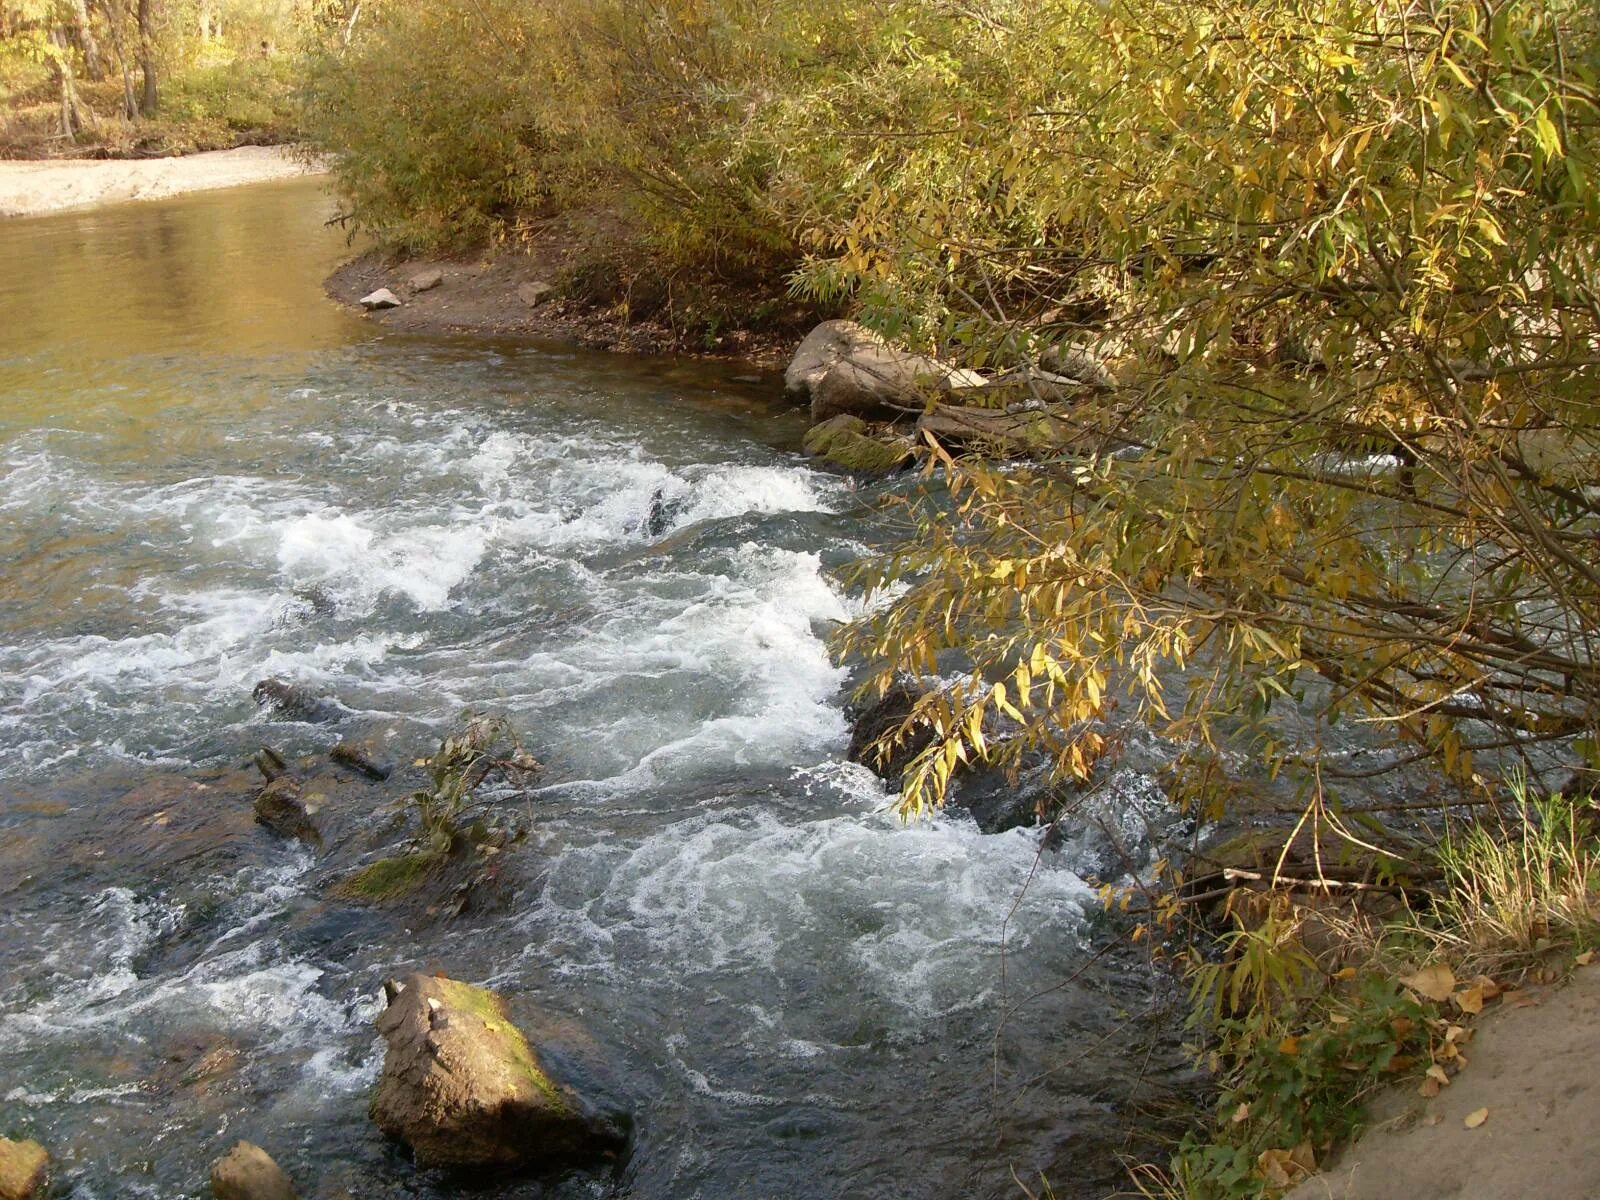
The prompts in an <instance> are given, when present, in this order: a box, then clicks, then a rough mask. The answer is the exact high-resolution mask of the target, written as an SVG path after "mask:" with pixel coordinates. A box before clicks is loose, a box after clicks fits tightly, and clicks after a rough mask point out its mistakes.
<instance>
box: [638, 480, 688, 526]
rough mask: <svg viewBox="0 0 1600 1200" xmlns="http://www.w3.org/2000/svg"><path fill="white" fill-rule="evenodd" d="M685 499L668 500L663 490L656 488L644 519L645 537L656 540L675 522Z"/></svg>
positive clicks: (682, 497)
mask: <svg viewBox="0 0 1600 1200" xmlns="http://www.w3.org/2000/svg"><path fill="white" fill-rule="evenodd" d="M687 499H688V498H687V497H684V496H679V497H676V498H671V499H669V498H668V496H667V493H666V489H665V488H657V489H656V490H655V492H654V493H653V494H652V495H651V497H650V511H649V513H648V514H646V516H645V519H644V531H645V534H646V536H648V537H653V538H658V537H660V536H661V535H662V534H664V533H666V532H667V530H669V529H671V528H672V526H673V525H674V524H675V523H676V522H677V520H678V516H679V514H681V513H682V512H683V509H684V505H685V504H686V503H687Z"/></svg>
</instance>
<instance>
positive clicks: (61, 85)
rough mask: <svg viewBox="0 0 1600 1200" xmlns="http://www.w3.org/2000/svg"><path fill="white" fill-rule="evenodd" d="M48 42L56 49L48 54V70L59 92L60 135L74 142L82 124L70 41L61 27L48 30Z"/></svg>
mask: <svg viewBox="0 0 1600 1200" xmlns="http://www.w3.org/2000/svg"><path fill="white" fill-rule="evenodd" d="M50 42H51V44H52V45H53V46H54V47H55V48H56V51H57V52H56V53H55V54H52V55H51V56H50V71H51V73H52V74H54V75H55V77H56V87H57V89H58V90H59V91H60V93H61V136H62V137H64V138H66V139H67V141H69V142H75V141H77V140H78V134H80V133H82V132H83V127H84V125H83V111H82V110H81V109H80V108H79V107H78V89H77V87H76V85H75V84H74V83H73V80H72V59H71V57H70V51H69V50H68V48H67V47H68V46H69V45H71V42H70V40H69V39H68V37H67V34H66V31H65V30H62V29H52V30H51V31H50Z"/></svg>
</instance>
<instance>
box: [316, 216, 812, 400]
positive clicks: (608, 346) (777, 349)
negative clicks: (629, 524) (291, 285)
mask: <svg viewBox="0 0 1600 1200" xmlns="http://www.w3.org/2000/svg"><path fill="white" fill-rule="evenodd" d="M583 253H584V247H583V246H582V245H581V244H579V243H576V242H574V241H572V240H569V239H567V238H565V237H563V236H559V235H557V236H550V237H547V238H541V239H539V240H538V241H536V242H534V243H532V244H530V245H528V246H527V247H525V248H520V249H519V248H500V249H495V250H492V251H487V252H484V253H482V254H478V255H460V256H456V257H450V258H434V259H420V258H419V259H398V258H394V257H391V256H389V255H386V254H384V253H383V252H381V251H371V252H369V253H367V254H363V255H362V256H361V257H359V258H356V259H354V260H352V261H351V262H348V263H346V264H345V265H344V266H342V267H340V268H339V269H338V270H337V271H335V272H334V273H333V274H332V275H330V276H329V277H328V280H327V284H326V287H327V292H328V295H329V296H331V297H332V298H333V299H335V300H337V301H339V302H340V303H342V304H349V305H352V306H353V305H356V304H357V303H358V302H359V301H360V299H361V297H363V296H365V295H368V294H369V293H371V292H375V291H377V290H378V289H379V288H388V289H389V290H390V291H391V292H393V293H394V295H395V296H396V297H397V298H398V299H399V300H400V301H401V305H400V307H399V308H391V309H387V310H384V311H378V312H374V313H372V314H371V319H372V320H373V321H375V322H378V323H381V324H382V325H384V326H385V327H387V328H389V329H394V330H397V331H403V332H407V333H480V334H492V335H504V334H517V335H522V336H526V337H534V338H547V339H550V340H552V341H562V342H571V343H575V344H577V345H580V346H585V347H588V348H590V349H596V350H612V351H616V352H619V353H624V354H689V355H696V356H703V357H710V358H730V359H736V360H738V361H740V362H748V363H751V364H752V365H754V366H758V367H763V368H776V367H781V366H783V365H784V364H785V363H787V362H788V359H789V356H790V355H791V354H792V353H793V352H794V346H795V343H796V342H798V341H799V340H800V338H801V337H803V336H804V334H805V332H806V330H808V329H809V328H810V327H811V324H812V323H813V320H814V318H813V317H812V314H810V313H809V312H806V311H801V310H798V309H797V310H796V311H795V312H793V313H783V314H780V315H779V316H778V317H777V318H776V319H774V318H773V317H772V316H771V315H770V313H769V314H768V316H767V319H766V320H765V322H764V323H763V327H762V328H760V329H751V328H740V327H738V324H737V322H736V321H729V322H728V323H727V325H725V326H722V325H711V326H708V324H707V323H706V321H705V320H704V319H703V317H695V318H690V317H688V316H686V315H685V314H684V312H683V310H682V309H674V308H673V307H672V306H671V305H670V304H667V305H657V306H656V307H655V308H654V309H653V311H652V312H651V315H649V316H647V317H641V316H640V315H639V311H638V309H639V304H638V297H632V298H630V296H629V294H628V291H627V289H626V288H622V289H621V290H620V291H619V293H618V294H615V295H612V294H609V293H602V294H599V295H577V294H574V292H575V289H573V288H572V287H571V286H569V283H570V280H571V279H572V278H573V275H574V272H575V265H576V264H577V263H579V262H581V261H582V256H583ZM434 274H437V275H438V282H437V283H432V282H431V280H429V276H431V275H434ZM419 282H423V283H428V284H430V285H431V286H427V287H426V288H425V289H423V290H419V288H418V286H417V284H418V283H419ZM780 291H781V289H780ZM630 299H631V300H632V302H631V303H630ZM768 299H769V298H766V297H763V296H762V295H761V294H758V293H754V292H752V293H751V294H749V295H748V296H746V297H742V298H741V297H740V296H738V295H725V296H721V297H719V300H720V302H721V304H722V306H723V307H725V308H727V309H728V310H729V311H732V312H735V313H737V312H739V311H740V310H741V308H744V309H745V311H750V312H754V311H757V310H758V309H761V308H762V307H763V305H767V307H768V308H770V305H768V304H767V300H768ZM741 300H742V301H743V304H741Z"/></svg>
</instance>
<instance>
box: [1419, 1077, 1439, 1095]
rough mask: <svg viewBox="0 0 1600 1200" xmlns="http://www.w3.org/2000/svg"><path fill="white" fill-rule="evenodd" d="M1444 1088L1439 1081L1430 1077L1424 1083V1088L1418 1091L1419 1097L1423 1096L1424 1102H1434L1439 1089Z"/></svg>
mask: <svg viewBox="0 0 1600 1200" xmlns="http://www.w3.org/2000/svg"><path fill="white" fill-rule="evenodd" d="M1442 1086H1443V1085H1442V1084H1441V1083H1440V1082H1439V1081H1438V1080H1437V1079H1435V1078H1433V1077H1432V1076H1431V1075H1430V1076H1429V1077H1428V1078H1427V1079H1424V1080H1423V1081H1422V1086H1421V1087H1419V1088H1418V1089H1417V1095H1419V1096H1421V1097H1422V1098H1423V1099H1424V1100H1432V1099H1433V1098H1434V1097H1435V1096H1437V1095H1438V1094H1439V1089H1440V1088H1441V1087H1442Z"/></svg>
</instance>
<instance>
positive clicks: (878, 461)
mask: <svg viewBox="0 0 1600 1200" xmlns="http://www.w3.org/2000/svg"><path fill="white" fill-rule="evenodd" d="M805 450H806V453H807V454H810V455H813V456H814V457H817V458H823V459H826V460H827V461H829V462H831V463H834V464H835V465H837V466H841V467H844V468H845V469H846V470H849V471H862V472H867V473H879V472H888V471H894V470H898V469H899V468H900V467H902V466H904V465H905V463H906V461H907V460H908V459H910V458H911V443H910V442H909V441H908V440H907V439H906V438H903V437H898V436H895V435H892V434H891V435H887V436H884V437H874V436H873V434H872V429H871V426H869V425H868V424H867V423H866V422H865V421H863V420H862V419H861V418H860V417H852V416H849V415H848V414H845V413H841V414H839V415H838V416H836V417H829V418H828V419H827V420H826V421H821V422H818V423H817V424H815V425H813V426H812V427H811V428H810V429H808V430H807V431H806V436H805Z"/></svg>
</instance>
